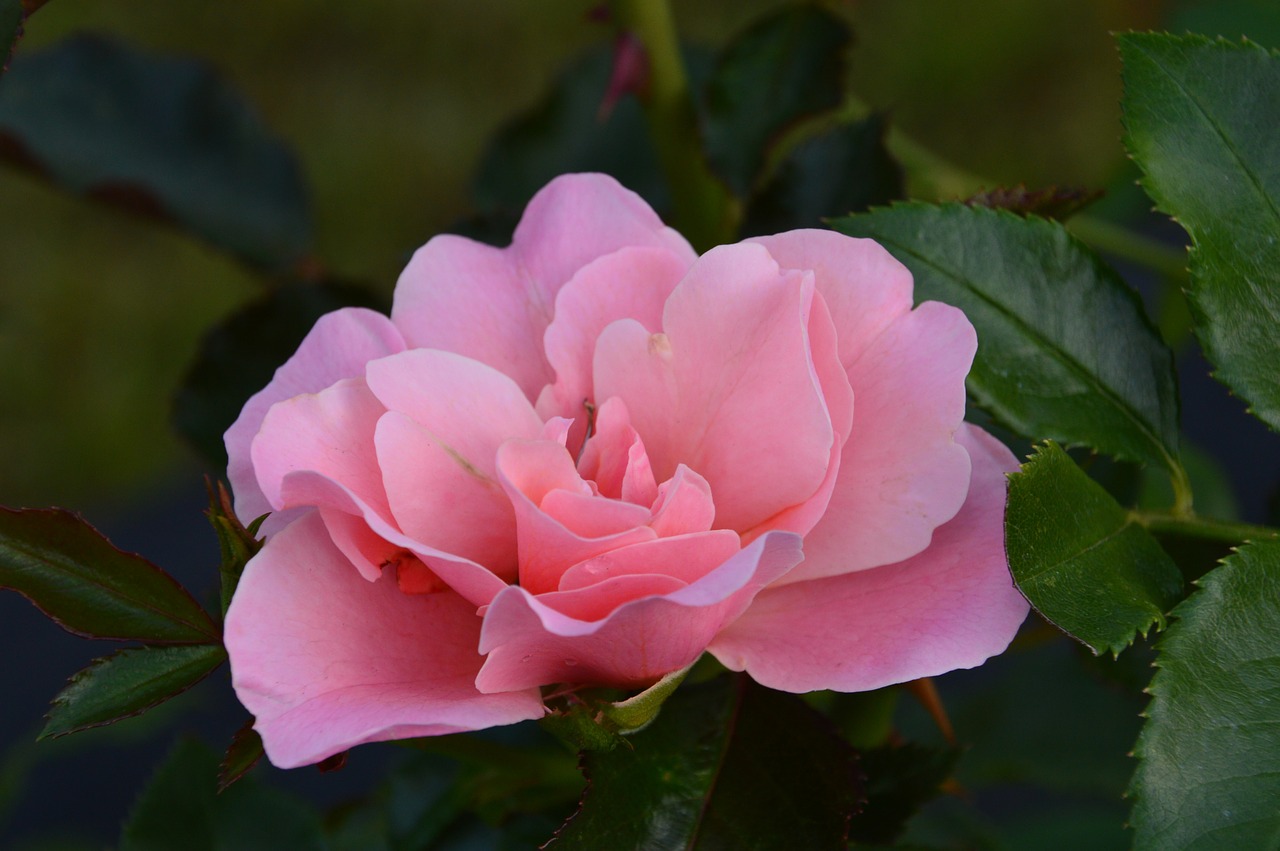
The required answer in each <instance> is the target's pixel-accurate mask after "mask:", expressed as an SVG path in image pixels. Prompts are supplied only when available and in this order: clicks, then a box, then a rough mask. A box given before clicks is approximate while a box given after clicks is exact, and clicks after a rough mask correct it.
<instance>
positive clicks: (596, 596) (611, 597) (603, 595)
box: [538, 573, 689, 621]
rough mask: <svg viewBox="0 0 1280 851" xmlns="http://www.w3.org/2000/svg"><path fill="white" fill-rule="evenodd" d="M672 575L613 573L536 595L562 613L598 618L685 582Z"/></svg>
mask: <svg viewBox="0 0 1280 851" xmlns="http://www.w3.org/2000/svg"><path fill="white" fill-rule="evenodd" d="M688 584H689V583H688V582H685V581H684V580H683V579H679V578H677V577H675V576H663V575H661V574H657V573H637V574H629V575H623V576H612V577H610V578H608V579H605V580H603V581H601V582H597V583H596V584H594V585H585V586H583V587H581V588H570V589H566V590H564V591H550V592H548V593H546V594H539V595H538V602H539V603H541V604H542V605H544V606H547V607H548V608H550V609H554V610H555V611H557V612H559V613H560V614H562V615H567V616H569V617H571V618H576V619H577V620H583V621H598V620H603V619H604V618H606V617H608V616H609V614H610V613H611V612H613V610H614V609H617V608H618V607H619V606H621V605H623V604H625V603H630V602H631V601H632V600H639V599H640V598H641V597H661V596H663V595H665V594H671V593H672V592H675V591H679V590H680V589H681V588H684V587H686V586H687V585H688Z"/></svg>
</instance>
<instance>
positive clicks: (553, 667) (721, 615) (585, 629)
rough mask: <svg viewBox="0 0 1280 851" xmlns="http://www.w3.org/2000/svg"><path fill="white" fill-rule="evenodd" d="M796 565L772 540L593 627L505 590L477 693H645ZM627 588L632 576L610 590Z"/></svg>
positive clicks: (485, 643) (790, 544) (777, 536)
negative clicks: (535, 689)
mask: <svg viewBox="0 0 1280 851" xmlns="http://www.w3.org/2000/svg"><path fill="white" fill-rule="evenodd" d="M801 558H802V555H801V552H800V537H799V536H798V535H793V534H791V533H789V532H771V533H769V534H768V535H764V536H763V537H761V538H759V539H757V540H756V541H755V542H754V543H753V544H751V546H749V547H747V548H746V549H743V550H740V551H739V552H738V553H737V554H736V555H735V556H733V557H732V558H730V559H729V560H728V561H726V562H725V563H724V564H722V565H720V566H719V567H718V568H716V569H715V570H713V571H711V572H710V573H708V574H707V575H705V576H703V577H702V578H701V579H699V580H698V581H696V582H694V583H693V584H691V585H689V586H688V587H686V588H681V589H679V590H677V591H673V592H671V593H669V594H666V595H664V596H651V597H643V598H640V599H635V600H633V601H632V602H630V603H626V604H624V605H623V606H621V607H620V608H618V609H616V610H614V611H613V613H612V614H610V615H609V616H608V617H607V618H605V619H604V620H599V621H584V620H578V619H577V618H573V617H570V616H568V615H566V614H563V613H561V612H559V611H557V610H556V609H553V608H551V607H550V606H548V605H546V604H545V603H543V602H542V601H541V600H539V599H538V598H537V597H535V596H533V595H532V594H530V593H529V592H528V591H526V590H525V589H524V588H519V587H516V586H512V587H510V588H508V589H506V590H505V591H503V592H502V593H501V594H499V595H498V596H497V597H495V598H494V600H493V604H492V605H491V606H490V607H489V610H488V612H487V613H486V614H485V618H484V629H483V631H482V632H481V636H480V652H482V653H485V654H488V658H487V659H486V661H485V663H484V668H483V669H482V670H481V671H480V675H479V676H478V677H477V678H476V686H477V687H478V688H479V689H481V690H482V691H486V692H508V691H513V690H518V689H525V688H529V687H532V686H538V685H545V684H549V683H560V682H564V683H592V684H597V685H616V686H641V685H648V684H650V683H652V682H654V681H655V680H657V679H658V678H659V677H661V676H662V675H663V674H667V673H670V672H671V671H675V670H678V669H680V668H683V667H684V666H686V665H688V664H690V663H691V662H693V660H694V659H696V658H698V655H699V654H700V653H702V651H703V650H704V649H705V648H706V646H707V644H708V642H710V641H711V639H712V638H713V637H714V636H715V634H716V633H717V632H719V631H720V629H721V628H722V627H723V626H724V624H726V623H729V622H730V621H732V620H733V619H734V618H736V617H737V616H738V614H739V613H740V612H742V610H743V609H745V608H746V607H747V606H748V605H750V603H751V600H752V598H754V597H755V595H756V594H757V593H758V592H759V591H760V589H761V588H763V587H764V586H765V585H768V584H769V583H770V582H772V581H774V580H776V579H777V578H778V577H779V576H781V575H783V574H784V573H786V571H788V570H790V569H791V568H792V567H793V566H794V565H796V564H797V563H798V562H799V561H800V559H801ZM632 579H638V577H625V576H624V577H617V578H616V579H613V580H611V581H612V582H625V581H628V580H632ZM590 590H591V589H583V591H590ZM566 593H569V594H574V593H581V592H566Z"/></svg>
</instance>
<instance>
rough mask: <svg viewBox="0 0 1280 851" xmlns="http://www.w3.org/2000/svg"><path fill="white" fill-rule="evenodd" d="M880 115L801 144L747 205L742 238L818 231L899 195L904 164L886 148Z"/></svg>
mask: <svg viewBox="0 0 1280 851" xmlns="http://www.w3.org/2000/svg"><path fill="white" fill-rule="evenodd" d="M888 124H889V122H888V118H887V117H886V116H885V115H884V114H881V113H877V114H875V115H871V116H869V117H867V118H865V119H863V120H862V121H856V122H853V123H851V124H843V125H840V126H838V127H835V128H833V129H831V130H828V131H827V132H825V133H821V134H819V135H817V136H813V137H811V138H809V139H806V140H804V141H803V142H801V143H800V144H799V145H797V146H796V147H795V149H794V150H792V151H791V152H790V153H789V154H788V155H787V157H786V159H784V160H783V161H782V163H781V164H780V165H779V166H778V168H777V170H776V171H774V173H773V175H772V176H771V177H770V178H769V180H768V181H767V182H766V183H765V185H764V186H763V187H761V189H760V191H759V192H757V193H756V194H755V195H754V196H753V197H752V199H751V202H750V204H749V205H748V206H747V213H746V218H745V222H744V224H743V226H742V235H743V236H756V235H760V234H769V233H780V232H782V231H785V230H792V229H794V228H811V227H819V226H820V225H821V223H822V221H823V220H824V219H827V218H830V217H833V216H843V215H846V214H848V213H857V212H862V211H863V210H867V209H870V208H871V207H873V206H877V205H881V204H887V203H889V202H890V201H893V200H896V199H898V198H901V197H903V192H904V183H903V173H902V166H900V165H899V164H898V162H897V161H896V160H894V159H893V157H892V156H891V155H890V154H889V151H888V150H887V149H886V148H885V146H884V134H885V131H886V130H887V129H888Z"/></svg>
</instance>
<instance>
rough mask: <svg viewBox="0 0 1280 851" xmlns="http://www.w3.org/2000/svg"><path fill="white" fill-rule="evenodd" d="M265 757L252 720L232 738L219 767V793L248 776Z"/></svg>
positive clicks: (260, 739) (260, 738)
mask: <svg viewBox="0 0 1280 851" xmlns="http://www.w3.org/2000/svg"><path fill="white" fill-rule="evenodd" d="M265 755H266V751H264V750H263V748H262V737H261V736H259V735H258V731H257V730H255V729H253V719H252V718H250V719H249V720H248V721H246V722H245V724H244V726H243V727H241V728H240V729H239V730H236V734H235V735H234V736H232V737H231V744H230V745H228V746H227V752H226V753H225V754H223V756H222V762H221V763H220V764H219V765H218V792H220V793H221V792H224V791H226V789H227V787H228V786H230V785H231V784H232V783H235V782H236V781H237V780H239V779H240V778H241V777H244V776H245V775H246V774H248V773H249V772H250V771H251V770H252V769H253V767H254V766H255V765H257V764H258V762H259V760H261V759H262V758H263V757H264V756H265Z"/></svg>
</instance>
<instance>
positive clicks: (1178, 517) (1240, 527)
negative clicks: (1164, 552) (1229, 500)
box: [1129, 509, 1280, 544]
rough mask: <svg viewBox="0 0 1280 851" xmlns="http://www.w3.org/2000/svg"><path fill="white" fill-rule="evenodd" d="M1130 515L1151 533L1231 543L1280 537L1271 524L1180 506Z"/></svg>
mask: <svg viewBox="0 0 1280 851" xmlns="http://www.w3.org/2000/svg"><path fill="white" fill-rule="evenodd" d="M1129 516H1130V517H1132V518H1133V519H1134V521H1135V522H1137V523H1139V524H1141V525H1142V526H1143V527H1145V528H1146V529H1147V531H1149V532H1165V533H1169V534H1172V535H1181V536H1183V537H1189V538H1203V539H1205V540H1209V541H1222V542H1224V543H1228V544H1243V543H1245V542H1246V541H1258V540H1277V539H1280V529H1273V528H1271V527H1270V526H1255V525H1253V524H1250V523H1237V522H1235V521H1234V520H1215V519H1213V518H1211V517H1199V516H1197V515H1195V514H1180V513H1178V512H1177V510H1176V509H1175V510H1173V511H1143V510H1140V509H1134V510H1133V511H1131V512H1129Z"/></svg>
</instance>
